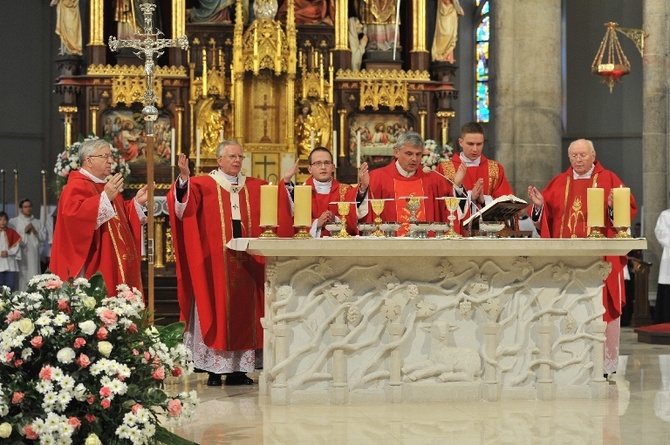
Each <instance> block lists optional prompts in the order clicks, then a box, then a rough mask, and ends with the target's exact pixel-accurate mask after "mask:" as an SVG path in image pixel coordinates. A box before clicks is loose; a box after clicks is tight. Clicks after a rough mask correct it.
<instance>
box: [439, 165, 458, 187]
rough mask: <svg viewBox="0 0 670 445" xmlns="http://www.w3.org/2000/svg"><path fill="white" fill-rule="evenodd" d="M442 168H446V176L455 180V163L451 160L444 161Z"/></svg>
mask: <svg viewBox="0 0 670 445" xmlns="http://www.w3.org/2000/svg"><path fill="white" fill-rule="evenodd" d="M442 169H443V170H444V176H446V177H447V179H449V180H450V181H452V182H453V181H454V176H456V168H455V167H454V163H453V162H451V161H444V162H443V163H442Z"/></svg>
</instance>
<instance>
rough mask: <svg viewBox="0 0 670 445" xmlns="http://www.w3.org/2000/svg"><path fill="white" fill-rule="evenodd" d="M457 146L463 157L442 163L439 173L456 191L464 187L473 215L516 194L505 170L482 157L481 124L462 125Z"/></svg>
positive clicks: (491, 160) (482, 131) (482, 137)
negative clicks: (492, 203)
mask: <svg viewBox="0 0 670 445" xmlns="http://www.w3.org/2000/svg"><path fill="white" fill-rule="evenodd" d="M458 145H460V147H461V150H462V151H461V153H459V154H456V155H454V156H453V157H452V158H451V159H450V160H448V161H445V162H442V163H441V164H440V165H438V166H437V168H436V171H437V172H438V173H441V174H443V175H444V176H446V177H447V179H449V180H450V181H452V182H453V183H454V187H456V188H460V187H465V191H466V192H467V194H468V195H469V196H470V200H471V202H472V205H473V207H474V208H473V209H471V210H472V211H474V212H476V211H477V210H478V209H480V208H482V207H484V206H485V205H487V204H489V203H490V202H491V201H493V200H494V199H495V198H499V197H500V196H504V195H512V194H514V192H513V191H512V187H511V186H510V185H509V182H508V181H507V178H506V177H505V169H503V166H502V165H500V163H499V162H496V161H494V160H493V159H487V158H486V156H484V155H483V154H482V150H483V149H484V127H482V125H481V124H480V123H478V122H469V123H467V124H465V125H463V126H462V127H461V137H460V138H458Z"/></svg>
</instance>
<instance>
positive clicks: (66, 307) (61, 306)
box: [58, 300, 70, 314]
mask: <svg viewBox="0 0 670 445" xmlns="http://www.w3.org/2000/svg"><path fill="white" fill-rule="evenodd" d="M58 310H60V311H63V312H67V313H68V314H69V313H70V303H68V302H67V300H58Z"/></svg>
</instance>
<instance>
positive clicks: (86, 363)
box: [77, 354, 91, 368]
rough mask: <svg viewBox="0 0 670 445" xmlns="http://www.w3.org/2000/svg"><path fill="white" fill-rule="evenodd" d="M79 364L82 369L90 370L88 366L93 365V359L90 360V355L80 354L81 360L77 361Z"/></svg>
mask: <svg viewBox="0 0 670 445" xmlns="http://www.w3.org/2000/svg"><path fill="white" fill-rule="evenodd" d="M77 364H78V365H79V366H81V367H82V368H88V366H89V365H90V364H91V359H89V358H88V355H86V354H79V358H78V359H77Z"/></svg>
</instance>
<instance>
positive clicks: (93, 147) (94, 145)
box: [79, 139, 112, 165]
mask: <svg viewBox="0 0 670 445" xmlns="http://www.w3.org/2000/svg"><path fill="white" fill-rule="evenodd" d="M106 147H110V149H111V147H112V146H111V144H110V143H109V142H107V141H106V140H104V139H93V140H89V141H84V142H83V143H82V144H81V148H80V149H79V165H84V161H85V160H86V158H88V157H91V156H93V153H95V152H96V151H97V150H98V149H100V148H106Z"/></svg>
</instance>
